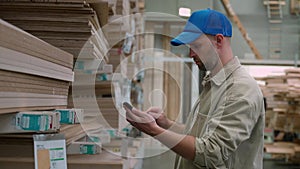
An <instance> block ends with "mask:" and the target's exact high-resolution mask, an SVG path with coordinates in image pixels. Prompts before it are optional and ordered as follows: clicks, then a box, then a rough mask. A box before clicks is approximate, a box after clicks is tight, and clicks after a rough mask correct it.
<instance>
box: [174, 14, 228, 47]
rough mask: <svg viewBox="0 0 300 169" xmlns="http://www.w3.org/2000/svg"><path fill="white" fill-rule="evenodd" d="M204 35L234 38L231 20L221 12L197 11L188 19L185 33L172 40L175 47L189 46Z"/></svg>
mask: <svg viewBox="0 0 300 169" xmlns="http://www.w3.org/2000/svg"><path fill="white" fill-rule="evenodd" d="M202 34H209V35H217V34H222V35H223V36H226V37H231V36H232V26H231V23H230V21H229V19H228V18H227V17H226V16H225V15H224V14H222V13H221V12H218V11H215V10H212V9H209V8H208V9H204V10H199V11H195V12H193V13H192V15H191V17H190V18H189V19H188V22H187V23H186V25H185V27H184V29H183V32H181V33H180V34H179V35H178V36H177V37H176V38H174V39H172V40H171V44H172V45H173V46H179V45H183V44H189V43H191V42H193V41H195V40H196V39H198V38H199V37H200V36H201V35H202Z"/></svg>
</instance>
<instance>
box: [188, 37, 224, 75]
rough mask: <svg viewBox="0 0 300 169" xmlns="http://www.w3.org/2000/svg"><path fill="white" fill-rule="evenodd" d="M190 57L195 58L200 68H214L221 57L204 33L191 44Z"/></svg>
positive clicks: (204, 69)
mask: <svg viewBox="0 0 300 169" xmlns="http://www.w3.org/2000/svg"><path fill="white" fill-rule="evenodd" d="M190 57H191V58H193V59H194V62H195V63H196V65H198V68H199V69H200V70H203V71H206V70H212V69H213V68H214V67H215V66H216V65H217V63H218V61H219V57H218V54H217V52H216V51H215V48H214V46H213V45H212V41H211V40H210V39H209V38H207V36H205V35H202V36H200V37H199V38H198V39H197V40H195V41H194V42H192V43H191V44H190Z"/></svg>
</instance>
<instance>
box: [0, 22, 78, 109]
mask: <svg viewBox="0 0 300 169" xmlns="http://www.w3.org/2000/svg"><path fill="white" fill-rule="evenodd" d="M0 30H1V31H0V35H1V40H0V51H1V52H0V74H1V77H0V78H1V81H0V85H1V88H0V97H1V98H0V112H1V113H12V112H16V111H25V110H26V111H27V110H36V109H38V110H41V109H49V108H61V107H66V105H67V96H68V88H69V82H70V81H72V79H73V72H72V67H73V56H72V55H71V54H69V53H67V52H65V51H63V50H61V49H58V48H56V47H54V46H52V45H50V44H48V43H46V42H44V41H42V40H40V39H38V38H36V37H34V36H32V35H31V34H29V33H26V32H24V31H22V30H21V29H19V28H17V27H15V26H13V25H11V24H9V23H7V22H5V21H3V20H0Z"/></svg>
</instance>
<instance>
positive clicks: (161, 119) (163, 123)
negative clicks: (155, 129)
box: [146, 107, 173, 129]
mask: <svg viewBox="0 0 300 169" xmlns="http://www.w3.org/2000/svg"><path fill="white" fill-rule="evenodd" d="M146 113H147V114H150V115H151V116H152V117H153V118H154V119H155V121H156V123H157V124H158V125H159V126H160V127H162V128H164V129H168V128H169V127H171V125H172V124H173V122H172V121H171V120H169V119H168V118H167V117H166V115H165V114H164V112H163V111H162V109H161V108H159V107H150V108H149V109H148V110H147V111H146Z"/></svg>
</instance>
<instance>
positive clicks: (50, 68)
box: [0, 46, 73, 81]
mask: <svg viewBox="0 0 300 169" xmlns="http://www.w3.org/2000/svg"><path fill="white" fill-rule="evenodd" d="M0 69H3V70H9V71H16V72H21V73H28V74H33V75H39V76H43V77H49V78H53V79H59V80H64V81H72V80H73V72H72V69H70V68H67V67H64V66H61V65H58V64H55V63H52V62H49V61H45V60H43V59H40V58H36V57H33V56H31V55H27V54H25V53H20V52H18V51H14V50H11V49H8V48H5V47H1V46H0Z"/></svg>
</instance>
